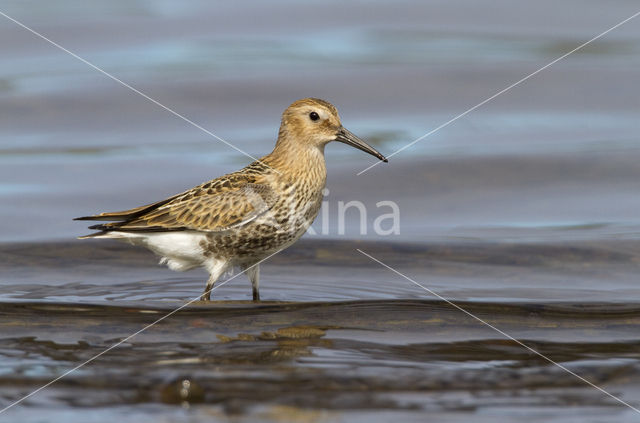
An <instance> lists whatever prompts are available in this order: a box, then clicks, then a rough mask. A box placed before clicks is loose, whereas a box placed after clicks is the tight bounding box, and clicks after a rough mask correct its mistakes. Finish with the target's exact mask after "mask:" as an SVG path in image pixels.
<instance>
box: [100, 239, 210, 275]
mask: <svg viewBox="0 0 640 423" xmlns="http://www.w3.org/2000/svg"><path fill="white" fill-rule="evenodd" d="M99 238H113V239H120V240H123V241H128V242H130V243H131V244H133V245H140V246H143V247H146V248H148V249H150V250H151V251H153V252H154V253H156V254H157V255H159V256H160V257H162V258H161V259H160V264H166V265H167V266H168V267H169V269H171V270H177V271H185V270H190V269H194V268H196V267H199V266H203V265H204V264H205V262H206V261H211V259H212V258H211V257H205V255H204V251H203V249H202V246H201V245H202V244H201V243H202V242H204V241H205V240H206V238H205V235H204V234H202V233H199V232H195V231H180V232H150V233H128V232H118V231H113V232H108V233H106V234H104V235H102V236H100V237H99Z"/></svg>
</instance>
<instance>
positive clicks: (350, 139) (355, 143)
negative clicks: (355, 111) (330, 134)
mask: <svg viewBox="0 0 640 423" xmlns="http://www.w3.org/2000/svg"><path fill="white" fill-rule="evenodd" d="M336 141H340V142H343V143H345V144H347V145H350V146H351V147H355V148H357V149H358V150H362V151H364V152H365V153H369V154H371V155H372V156H376V157H377V158H379V159H380V160H382V161H383V162H385V163H386V162H388V161H389V160H387V158H386V157H385V156H383V155H382V154H380V153H379V152H378V150H376V149H375V148H373V147H371V146H370V145H369V144H367V143H366V142H364V141H362V140H361V139H360V138H358V137H356V136H355V135H354V134H352V133H351V132H349V131H347V130H346V129H345V128H344V127H340V130H339V131H338V135H337V136H336Z"/></svg>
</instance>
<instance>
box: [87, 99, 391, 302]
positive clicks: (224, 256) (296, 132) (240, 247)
mask: <svg viewBox="0 0 640 423" xmlns="http://www.w3.org/2000/svg"><path fill="white" fill-rule="evenodd" d="M330 141H341V142H344V143H346V144H349V145H352V146H354V147H356V148H359V149H361V150H363V151H366V152H368V153H370V154H372V155H374V156H376V157H378V158H379V159H380V160H384V161H386V159H385V158H384V156H382V155H381V154H380V153H378V152H377V151H376V150H375V149H373V148H372V147H370V146H369V145H367V144H366V143H365V142H364V141H362V140H360V139H359V138H357V137H356V136H355V135H353V134H351V133H350V132H349V131H347V130H346V129H344V128H343V127H342V124H341V123H340V118H339V116H338V111H337V110H336V108H335V107H334V106H333V105H331V104H330V103H328V102H326V101H324V100H320V99H313V98H307V99H303V100H298V101H296V102H294V103H293V104H291V106H289V107H288V108H287V109H286V110H285V111H284V113H283V115H282V123H281V126H280V131H279V134H278V141H277V142H276V147H275V148H274V150H273V152H271V153H270V154H268V155H267V156H264V157H263V158H261V159H260V160H258V161H255V162H253V163H251V164H250V165H248V166H247V167H245V168H244V169H241V170H239V171H237V172H234V173H230V174H228V175H224V176H221V177H219V178H217V179H213V180H211V181H209V182H205V183H203V184H201V185H198V186H196V187H194V188H192V189H190V190H188V191H185V192H183V193H181V194H177V195H174V196H173V197H170V198H167V199H165V200H162V201H159V202H157V203H153V204H149V205H146V206H141V207H137V208H134V209H130V210H125V211H120V212H111V213H101V214H98V215H95V216H86V217H80V218H77V219H76V220H106V221H112V222H110V223H104V224H98V225H94V226H90V228H91V229H97V230H99V231H100V232H97V233H94V234H91V235H87V236H85V237H82V238H115V239H121V240H126V241H129V242H131V243H133V244H135V245H141V246H144V247H147V248H149V249H150V250H152V251H153V252H155V253H156V254H158V255H159V256H160V257H162V259H161V263H163V264H167V266H168V267H169V268H171V269H172V270H178V271H183V270H189V269H193V268H195V267H199V266H204V267H205V268H206V269H207V270H208V271H209V274H210V277H209V280H208V282H207V285H206V288H205V292H204V293H203V295H202V299H203V300H208V299H210V291H211V289H212V288H213V284H214V283H215V281H216V280H217V279H218V278H219V277H220V275H222V274H223V273H224V272H225V271H226V270H228V269H231V268H232V267H240V268H242V269H246V270H247V275H248V276H249V279H250V280H251V283H252V285H253V298H254V300H258V299H259V297H260V296H259V290H258V283H259V265H256V263H259V262H260V261H261V260H262V259H264V258H265V257H268V256H269V255H270V254H273V253H274V252H276V251H279V250H281V249H283V248H286V247H288V246H289V245H291V244H293V243H294V242H295V241H296V240H297V239H298V238H300V237H301V236H302V234H304V232H305V231H306V230H307V228H308V227H309V225H311V223H312V222H313V219H315V217H316V215H317V214H318V211H319V210H320V205H321V202H322V189H323V188H324V186H325V181H326V168H325V162H324V147H325V145H326V144H327V143H329V142H330Z"/></svg>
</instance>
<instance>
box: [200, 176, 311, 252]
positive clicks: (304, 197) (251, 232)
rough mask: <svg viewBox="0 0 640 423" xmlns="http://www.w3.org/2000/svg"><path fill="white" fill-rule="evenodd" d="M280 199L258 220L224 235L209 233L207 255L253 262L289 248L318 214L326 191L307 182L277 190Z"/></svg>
mask: <svg viewBox="0 0 640 423" xmlns="http://www.w3.org/2000/svg"><path fill="white" fill-rule="evenodd" d="M277 192H279V194H278V198H277V200H276V201H275V203H274V204H273V206H272V207H270V208H269V209H268V210H266V211H265V212H264V213H262V214H261V215H260V216H258V217H257V218H256V219H255V220H253V221H251V222H248V223H246V224H244V225H242V226H239V227H237V228H233V229H229V230H227V231H224V232H220V233H213V232H212V233H209V234H207V237H206V239H207V242H206V243H204V245H202V247H203V249H204V250H205V255H207V256H211V257H224V258H227V259H234V261H236V262H253V261H255V260H259V259H261V258H264V257H266V256H268V255H269V254H272V253H274V252H276V251H278V250H280V249H283V248H286V247H288V246H290V245H291V244H293V243H294V242H295V241H296V240H297V239H298V238H300V237H301V236H302V235H303V234H304V233H305V231H306V230H307V228H309V226H310V225H311V224H312V223H313V220H314V219H315V218H316V216H317V215H318V212H319V210H320V206H321V204H322V188H319V189H318V188H317V187H310V186H308V185H305V184H304V183H303V182H298V183H292V184H283V185H281V186H278V187H277Z"/></svg>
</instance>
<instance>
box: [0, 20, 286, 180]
mask: <svg viewBox="0 0 640 423" xmlns="http://www.w3.org/2000/svg"><path fill="white" fill-rule="evenodd" d="M0 15H2V16H4V17H5V18H7V19H9V20H10V21H12V22H14V23H15V24H16V25H19V26H21V27H22V28H24V29H26V30H27V31H29V32H31V33H32V34H34V35H36V36H38V37H40V38H42V39H43V40H44V41H46V42H48V43H49V44H51V45H53V46H54V47H57V48H58V49H60V50H62V51H64V52H65V53H67V54H69V55H70V56H72V57H74V58H76V59H78V60H79V61H81V62H82V63H84V64H86V65H87V66H90V67H92V68H93V69H95V70H97V71H98V72H100V73H101V74H103V75H105V76H107V77H108V78H111V79H112V80H114V81H116V82H117V83H118V84H120V85H122V86H124V87H126V88H128V89H130V90H131V91H133V92H134V93H136V94H139V95H141V96H142V97H144V98H146V99H147V100H149V101H150V102H152V103H153V104H155V105H157V106H160V107H161V108H163V109H164V110H166V111H167V112H169V113H171V114H172V115H174V116H177V117H179V118H180V119H182V120H183V121H185V122H187V123H188V124H190V125H192V126H195V127H196V128H198V129H199V130H201V131H202V132H204V133H205V134H207V135H211V136H212V137H213V138H215V139H217V140H218V141H221V142H223V143H225V144H226V145H228V146H229V147H231V148H233V149H234V150H236V151H237V152H239V153H242V154H244V155H245V156H247V157H249V158H251V159H252V160H255V161H257V162H260V160H258V159H256V158H255V157H253V156H252V155H251V154H249V153H247V152H246V151H244V150H242V149H240V148H238V147H236V146H235V145H233V144H231V143H230V142H228V141H226V140H224V139H222V138H220V137H219V136H217V135H216V134H214V133H213V132H211V131H209V130H208V129H206V128H203V127H202V126H200V125H198V124H197V123H195V122H194V121H192V120H191V119H189V118H187V117H185V116H184V115H182V114H180V113H178V112H176V111H175V110H173V109H171V108H169V107H167V106H165V105H164V104H162V103H160V102H159V101H157V100H155V99H153V98H151V97H149V96H148V95H147V94H145V93H143V92H142V91H140V90H138V89H136V88H134V87H132V86H131V85H129V84H127V83H126V82H124V81H122V80H121V79H119V78H117V77H115V76H113V75H112V74H110V73H109V72H107V71H105V70H104V69H102V68H100V67H98V66H96V65H94V64H93V63H91V62H89V61H88V60H86V59H83V58H82V57H80V56H78V55H77V54H75V53H74V52H72V51H70V50H68V49H66V48H64V47H62V46H61V45H60V44H58V43H56V42H55V41H52V40H50V39H49V38H47V37H45V36H44V35H42V34H40V33H39V32H37V31H36V30H34V29H32V28H30V27H28V26H27V25H25V24H23V23H22V22H19V21H17V20H16V19H14V18H12V17H11V16H9V15H7V14H6V13H4V12H2V11H0ZM260 163H262V162H260ZM263 164H264V163H263ZM266 166H267V167H270V166H268V165H266ZM274 170H275V171H276V172H278V171H277V170H276V169H274ZM278 173H280V172H278Z"/></svg>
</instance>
